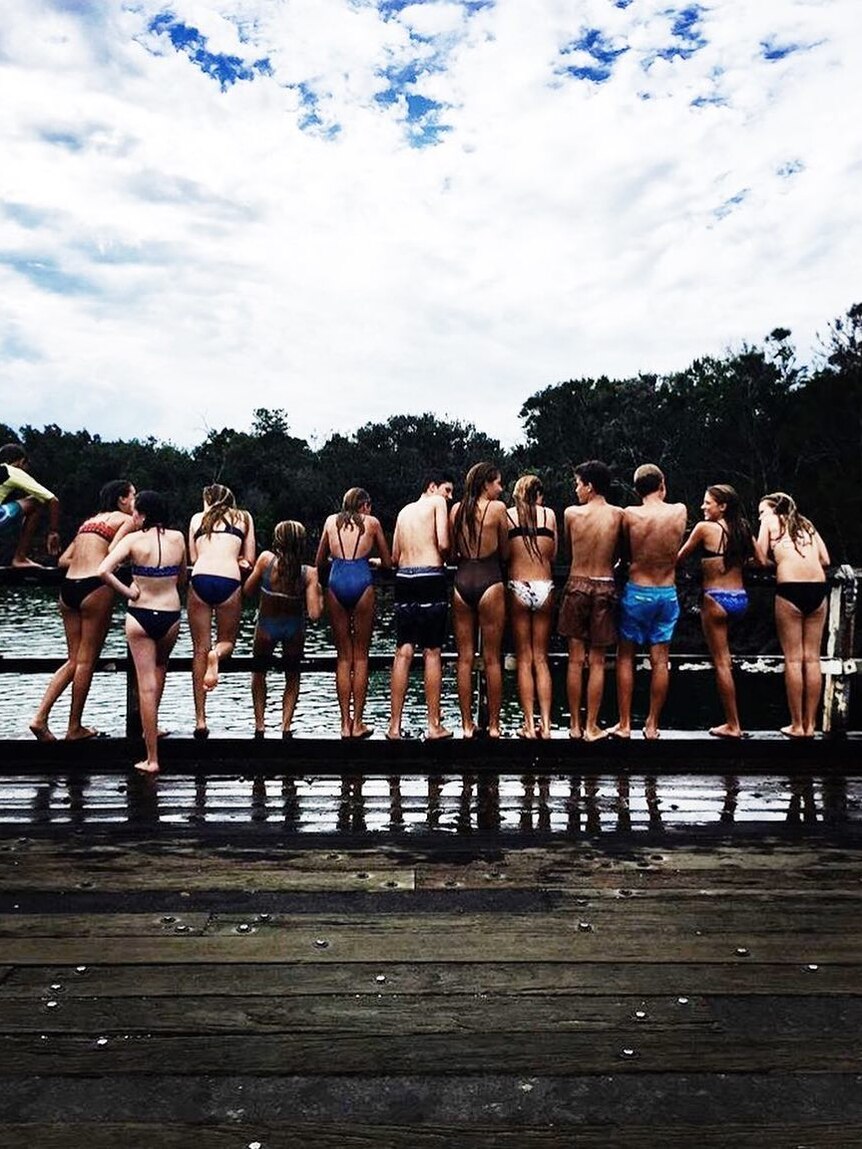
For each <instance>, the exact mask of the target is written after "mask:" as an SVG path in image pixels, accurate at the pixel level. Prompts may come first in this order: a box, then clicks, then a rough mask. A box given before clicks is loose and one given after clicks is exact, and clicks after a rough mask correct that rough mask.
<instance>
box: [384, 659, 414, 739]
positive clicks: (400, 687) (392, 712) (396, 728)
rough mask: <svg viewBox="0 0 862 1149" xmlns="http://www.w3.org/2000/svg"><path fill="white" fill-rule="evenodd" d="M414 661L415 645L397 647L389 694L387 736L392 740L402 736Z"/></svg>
mask: <svg viewBox="0 0 862 1149" xmlns="http://www.w3.org/2000/svg"><path fill="white" fill-rule="evenodd" d="M412 662H413V646H412V644H411V643H409V642H404V643H402V644H401V645H400V646H399V647H396V650H395V658H394V659H393V660H392V678H391V682H390V688H389V694H390V700H389V729H388V730H387V731H386V737H387V738H389V739H390V740H393V739H398V738H400V737H401V716H402V714H403V713H404V699H405V698H406V697H407V684H408V683H409V681H410V666H411V664H412Z"/></svg>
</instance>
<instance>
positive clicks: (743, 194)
mask: <svg viewBox="0 0 862 1149" xmlns="http://www.w3.org/2000/svg"><path fill="white" fill-rule="evenodd" d="M750 191H751V188H743V189H742V191H738V192H737V193H736V195H732V196H731V197H730V198H729V199H726V200H725V201H724V203H723V204H721V205H720V206H719V207H717V208H716V209H715V210H714V211H713V213H712V214H713V215H714V216H715V218H716V219H724V218H725V216H728V215H730V213H731V212H732V211H735V210H736V208H738V207H739V206H740V204H742V203H744V202H745V200H746V199H747V197H748V195H749V193H750Z"/></svg>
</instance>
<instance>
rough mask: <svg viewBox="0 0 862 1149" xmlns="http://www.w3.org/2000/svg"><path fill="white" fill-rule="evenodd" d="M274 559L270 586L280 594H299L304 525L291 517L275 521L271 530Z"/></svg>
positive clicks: (303, 551) (303, 547) (303, 549)
mask: <svg viewBox="0 0 862 1149" xmlns="http://www.w3.org/2000/svg"><path fill="white" fill-rule="evenodd" d="M272 552H273V554H274V555H275V561H274V563H273V566H272V574H271V576H270V586H271V587H272V589H273V590H276V591H278V592H279V593H281V594H299V592H300V590H301V589H302V556H303V554H304V553H305V527H304V526H303V525H302V523H297V522H295V521H294V520H293V519H285V520H283V521H282V522H280V523H276V525H275V530H274V531H273V532H272Z"/></svg>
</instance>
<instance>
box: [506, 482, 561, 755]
mask: <svg viewBox="0 0 862 1149" xmlns="http://www.w3.org/2000/svg"><path fill="white" fill-rule="evenodd" d="M514 498H515V505H514V507H512V508H510V509H509V510H508V511H507V517H508V519H509V526H508V540H509V583H508V588H509V617H510V619H511V622H512V635H513V637H514V639H515V657H516V659H517V664H518V699H519V701H520V703H521V709H522V710H523V712H524V725H523V726H522V727H521V729H520V731H519V737H521V738H536V737H537V736H538V737H539V738H550V737H551V701H552V696H553V689H552V685H551V671H550V669H549V667H548V643H549V641H550V637H551V623H552V621H553V615H554V580H553V571H552V565H553V562H554V559H555V558H556V556H557V520H556V518H555V516H554V512H553V511H552V510H549V509H548V508H547V507H545V506H544V492H543V490H542V481H541V479H539V478H538V477H537V476H536V475H522V476H521V478H520V479H518V481H517V483H515V490H514ZM537 698H538V701H539V728H538V731H537V730H536V724H535V714H534V706H535V700H536V699H537Z"/></svg>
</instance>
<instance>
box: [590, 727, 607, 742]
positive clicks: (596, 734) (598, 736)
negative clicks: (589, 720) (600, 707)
mask: <svg viewBox="0 0 862 1149" xmlns="http://www.w3.org/2000/svg"><path fill="white" fill-rule="evenodd" d="M607 737H608V731H607V730H602V728H601V727H600V726H597V727H596V728H595V730H590V729H587V730H585V731H584V742H601V740H602V739H603V738H607Z"/></svg>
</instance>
